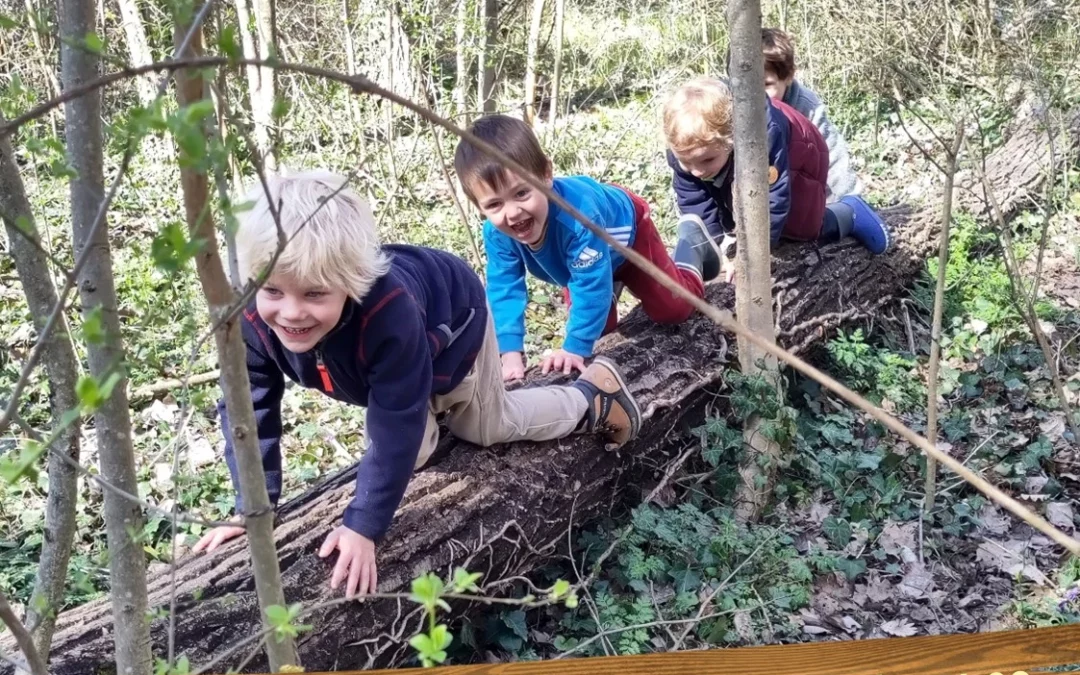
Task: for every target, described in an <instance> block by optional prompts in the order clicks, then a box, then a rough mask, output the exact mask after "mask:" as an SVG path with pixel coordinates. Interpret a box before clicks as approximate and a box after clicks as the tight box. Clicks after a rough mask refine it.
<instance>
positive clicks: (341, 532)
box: [319, 525, 378, 598]
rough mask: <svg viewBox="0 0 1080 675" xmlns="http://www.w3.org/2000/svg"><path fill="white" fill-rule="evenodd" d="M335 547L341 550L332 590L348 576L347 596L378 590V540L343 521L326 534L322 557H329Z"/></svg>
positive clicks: (335, 568)
mask: <svg viewBox="0 0 1080 675" xmlns="http://www.w3.org/2000/svg"><path fill="white" fill-rule="evenodd" d="M335 548H336V549H338V550H339V551H341V553H340V555H338V561H337V564H336V565H334V575H333V576H332V577H331V578H330V588H331V590H337V587H338V586H340V585H341V582H342V581H344V580H345V579H348V582H347V583H346V584H345V597H347V598H351V597H352V596H354V595H357V594H359V595H364V594H365V593H368V592H371V593H374V592H375V585H376V584H377V583H378V576H377V574H376V572H377V570H376V568H375V542H373V541H371V540H370V539H368V538H367V537H365V536H364V535H362V534H360V533H358V532H353V531H352V530H350V529H349V528H347V527H345V526H344V525H339V526H338V527H337V528H335V529H334V531H333V532H331V533H330V534H329V535H328V536H327V537H326V541H324V542H323V545H322V548H320V549H319V557H320V558H325V557H326V556H328V555H330V554H331V553H333V552H334V549H335Z"/></svg>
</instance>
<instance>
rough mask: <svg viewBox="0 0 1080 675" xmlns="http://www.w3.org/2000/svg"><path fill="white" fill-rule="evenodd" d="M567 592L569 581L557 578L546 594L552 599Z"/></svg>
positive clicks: (568, 590)
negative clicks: (549, 591)
mask: <svg viewBox="0 0 1080 675" xmlns="http://www.w3.org/2000/svg"><path fill="white" fill-rule="evenodd" d="M569 592H570V582H569V581H567V580H566V579H559V580H558V581H556V582H555V585H554V586H552V587H551V593H549V594H548V597H549V598H551V599H552V600H558V599H559V598H561V597H563V596H564V595H566V594H567V593H569Z"/></svg>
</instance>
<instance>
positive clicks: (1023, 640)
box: [333, 624, 1080, 675]
mask: <svg viewBox="0 0 1080 675" xmlns="http://www.w3.org/2000/svg"><path fill="white" fill-rule="evenodd" d="M1075 663H1080V624H1070V625H1067V626H1053V627H1049V628H1036V629H1031V630H1016V631H1002V632H994V633H976V634H962V635H935V636H924V637H910V638H880V639H874V640H850V641H845V642H816V643H808V644H794V645H770V646H764V647H740V648H735V649H713V650H708V651H690V652H679V653H675V654H645V655H641V656H611V657H597V658H589V659H563V660H558V661H531V662H527V663H498V664H475V665H467V666H447V667H443V668H434V669H429V670H425V671H424V672H429V673H432V675H550V674H552V673H559V674H560V675H607V674H611V675H676V674H679V675H683V674H685V675H701V674H704V673H718V674H720V673H723V674H725V675H726V674H729V673H730V674H731V675H965V674H966V675H988V674H989V673H1002V675H1012V674H1013V673H1016V672H1018V671H1024V672H1027V673H1029V674H1030V675H1035V674H1034V673H1031V670H1032V669H1033V668H1045V667H1050V666H1060V665H1064V664H1075ZM360 672H361V671H338V672H337V673H334V674H333V675H360ZM363 672H364V675H372V674H378V673H382V674H383V675H391V674H392V673H400V672H401V670H374V671H372V670H369V671H363ZM1073 673H1074V674H1076V675H1080V671H1073ZM1054 675H1057V674H1056V673H1055V674H1054ZM1064 675H1070V674H1068V673H1066V674H1064Z"/></svg>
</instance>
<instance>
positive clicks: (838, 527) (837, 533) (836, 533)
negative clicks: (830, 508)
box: [821, 516, 851, 548]
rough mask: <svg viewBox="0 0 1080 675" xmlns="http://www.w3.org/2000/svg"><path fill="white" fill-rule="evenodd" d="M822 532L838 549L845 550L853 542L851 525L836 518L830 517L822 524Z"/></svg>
mask: <svg viewBox="0 0 1080 675" xmlns="http://www.w3.org/2000/svg"><path fill="white" fill-rule="evenodd" d="M821 531H822V532H823V533H824V534H825V536H826V537H828V538H829V541H830V542H832V544H833V545H834V546H836V547H837V548H843V547H845V546H847V544H848V542H849V541H851V524H850V523H848V522H847V521H846V520H842V519H840V518H837V517H835V516H829V517H828V518H826V519H825V520H824V521H823V522H822V523H821Z"/></svg>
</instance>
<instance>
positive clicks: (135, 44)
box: [117, 0, 157, 106]
mask: <svg viewBox="0 0 1080 675" xmlns="http://www.w3.org/2000/svg"><path fill="white" fill-rule="evenodd" d="M117 2H118V3H119V4H120V18H121V21H122V22H123V24H124V40H125V41H126V43H127V48H128V62H129V63H130V64H131V65H133V66H145V65H146V64H148V63H153V62H154V57H153V55H152V54H151V53H150V43H149V42H147V40H146V28H145V27H144V26H143V20H142V15H140V14H139V6H138V4H137V3H136V0H117ZM135 90H136V92H137V93H138V95H139V103H140V104H142V105H143V106H149V105H150V104H151V103H153V102H154V97H155V96H157V87H156V86H155V85H154V78H153V76H152V75H145V76H143V77H137V78H135Z"/></svg>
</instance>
